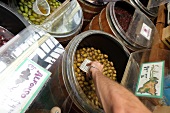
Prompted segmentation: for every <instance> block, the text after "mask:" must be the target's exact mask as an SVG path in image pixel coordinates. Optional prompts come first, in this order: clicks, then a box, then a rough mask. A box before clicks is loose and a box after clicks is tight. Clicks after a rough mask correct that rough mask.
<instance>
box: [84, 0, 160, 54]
mask: <svg viewBox="0 0 170 113" xmlns="http://www.w3.org/2000/svg"><path fill="white" fill-rule="evenodd" d="M94 23H97V24H94ZM89 29H91V30H93V29H94V30H102V31H105V32H107V33H110V34H112V35H114V36H116V37H117V38H119V39H120V40H121V41H122V42H123V43H124V44H125V46H126V47H127V48H128V49H129V50H130V51H136V50H140V49H145V48H150V47H151V45H152V41H153V38H154V37H155V36H158V33H157V30H156V27H155V25H154V24H153V22H152V21H151V20H150V19H149V18H148V17H147V16H146V15H145V14H143V13H142V12H141V11H139V10H138V9H136V8H135V7H134V6H133V5H131V4H130V3H129V2H126V1H117V2H110V3H109V4H108V5H107V7H106V8H104V9H103V10H102V11H101V13H100V14H99V15H97V16H96V17H94V20H92V21H91V22H90V24H89V25H88V26H87V27H86V28H85V30H89Z"/></svg>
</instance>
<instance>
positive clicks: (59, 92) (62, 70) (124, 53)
mask: <svg viewBox="0 0 170 113" xmlns="http://www.w3.org/2000/svg"><path fill="white" fill-rule="evenodd" d="M90 54H91V56H89V55H90ZM92 56H93V57H92ZM85 58H88V59H90V60H92V61H93V60H98V61H100V62H101V63H103V64H104V65H107V66H108V67H107V66H106V67H105V69H104V70H105V71H104V73H103V74H104V75H105V76H108V77H109V78H110V79H111V80H116V81H117V82H120V81H121V79H122V77H123V73H124V70H125V67H126V63H127V61H128V58H129V52H128V50H127V49H126V47H125V46H124V45H123V44H122V43H121V42H120V41H118V40H117V39H115V37H113V36H112V35H110V34H108V33H105V32H102V31H97V30H96V31H93V30H89V31H86V32H83V33H81V34H79V35H77V36H75V37H74V38H73V39H72V40H71V41H70V42H69V44H68V45H67V46H66V48H65V52H64V54H63V56H62V57H60V60H58V63H56V66H53V67H54V68H53V69H52V70H53V71H52V73H53V75H54V77H53V78H52V79H51V83H50V87H49V88H50V92H52V93H51V94H52V98H53V100H54V102H55V103H56V105H58V104H57V103H63V101H64V100H65V99H66V98H67V97H68V96H69V98H70V99H71V100H72V101H70V102H69V104H68V105H70V104H71V103H72V105H73V106H74V107H73V108H74V111H75V112H78V111H81V112H83V113H84V112H89V113H98V112H103V109H102V107H101V105H99V104H98V101H97V96H96V94H95V93H94V92H95V89H94V88H92V87H91V86H90V85H92V84H90V81H87V80H86V79H85V73H83V72H82V71H81V70H80V69H79V66H80V64H81V63H82V61H83V60H84V59H85ZM106 68H107V69H109V70H107V69H106ZM91 81H92V80H91ZM93 85H94V84H93ZM85 89H88V91H89V92H90V91H92V92H93V93H91V94H92V95H93V96H94V97H95V99H90V98H89V96H92V95H89V96H88V95H87V93H88V92H87V90H86V92H85ZM90 100H93V101H90ZM75 112H74V113H75Z"/></svg>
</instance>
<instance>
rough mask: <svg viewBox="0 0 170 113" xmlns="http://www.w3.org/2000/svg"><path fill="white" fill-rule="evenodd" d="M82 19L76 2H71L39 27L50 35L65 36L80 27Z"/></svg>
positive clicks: (80, 10)
mask: <svg viewBox="0 0 170 113" xmlns="http://www.w3.org/2000/svg"><path fill="white" fill-rule="evenodd" d="M82 18H83V13H82V9H81V7H80V5H79V4H78V2H77V1H75V0H73V1H71V2H69V3H68V4H67V5H66V6H64V7H63V8H62V9H61V10H60V11H58V12H56V13H54V14H53V15H52V16H51V17H50V18H48V20H46V21H45V22H44V23H43V24H42V26H41V27H42V28H44V29H45V31H47V32H48V33H50V34H52V35H66V34H69V33H72V32H73V31H74V30H76V29H77V28H78V27H79V26H80V24H81V23H82Z"/></svg>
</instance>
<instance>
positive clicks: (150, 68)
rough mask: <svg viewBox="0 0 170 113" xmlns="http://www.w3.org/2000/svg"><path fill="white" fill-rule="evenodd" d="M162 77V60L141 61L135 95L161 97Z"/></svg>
mask: <svg viewBox="0 0 170 113" xmlns="http://www.w3.org/2000/svg"><path fill="white" fill-rule="evenodd" d="M163 79H164V61H161V62H149V63H143V64H142V66H141V68H140V74H139V78H138V83H137V88H136V92H135V94H136V95H137V96H143V97H152V98H162V93H163Z"/></svg>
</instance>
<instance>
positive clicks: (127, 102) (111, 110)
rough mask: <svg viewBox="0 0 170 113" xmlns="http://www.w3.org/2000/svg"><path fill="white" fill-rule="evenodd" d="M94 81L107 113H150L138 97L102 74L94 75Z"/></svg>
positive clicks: (96, 73)
mask: <svg viewBox="0 0 170 113" xmlns="http://www.w3.org/2000/svg"><path fill="white" fill-rule="evenodd" d="M93 80H94V84H95V87H96V92H97V95H98V97H99V99H100V100H101V103H102V105H103V108H104V110H105V112H106V113H144V112H145V113H150V111H149V110H148V109H147V108H146V107H145V106H144V105H143V104H142V103H141V102H140V101H139V99H138V98H137V97H135V96H134V95H133V94H132V93H130V92H129V91H128V90H127V89H125V88H124V87H123V86H121V85H120V84H118V83H117V82H115V81H112V80H110V79H109V78H107V77H105V76H104V75H102V73H101V72H95V73H93Z"/></svg>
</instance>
